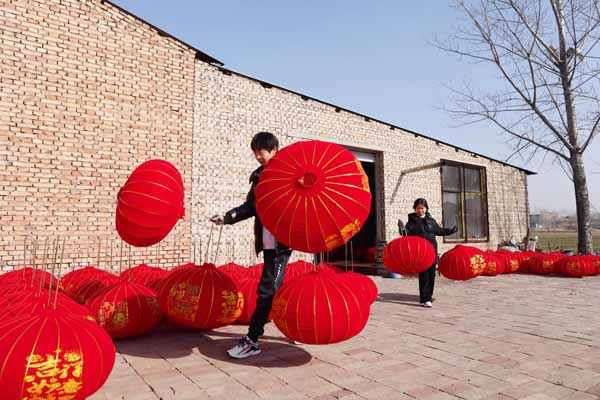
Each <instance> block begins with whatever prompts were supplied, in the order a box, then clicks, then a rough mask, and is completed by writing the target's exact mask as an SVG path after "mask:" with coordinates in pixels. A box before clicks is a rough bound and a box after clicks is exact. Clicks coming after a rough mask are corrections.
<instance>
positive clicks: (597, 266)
mask: <svg viewBox="0 0 600 400" xmlns="http://www.w3.org/2000/svg"><path fill="white" fill-rule="evenodd" d="M584 257H585V258H586V259H587V260H588V261H589V262H591V263H592V265H593V266H594V275H598V274H600V256H595V255H592V254H588V255H585V256H584Z"/></svg>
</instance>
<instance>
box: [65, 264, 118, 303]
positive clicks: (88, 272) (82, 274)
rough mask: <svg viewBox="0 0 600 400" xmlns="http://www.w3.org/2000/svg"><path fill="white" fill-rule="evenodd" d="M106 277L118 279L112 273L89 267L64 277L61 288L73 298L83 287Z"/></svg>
mask: <svg viewBox="0 0 600 400" xmlns="http://www.w3.org/2000/svg"><path fill="white" fill-rule="evenodd" d="M106 276H113V277H115V278H116V277H117V276H116V275H114V274H112V273H110V272H107V271H104V270H101V269H98V268H96V267H91V266H88V267H84V268H80V269H76V270H74V271H71V272H69V273H68V274H66V275H65V276H63V277H62V279H61V280H60V283H59V286H60V288H61V289H62V290H63V292H64V293H65V294H66V295H67V296H70V297H73V296H74V295H75V292H76V291H77V289H79V287H81V286H82V285H84V284H86V283H88V282H91V281H93V280H96V279H101V278H104V277H106Z"/></svg>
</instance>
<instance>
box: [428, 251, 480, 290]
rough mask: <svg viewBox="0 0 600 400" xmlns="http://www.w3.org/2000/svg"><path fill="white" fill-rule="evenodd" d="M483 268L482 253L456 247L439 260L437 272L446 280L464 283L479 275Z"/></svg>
mask: <svg viewBox="0 0 600 400" xmlns="http://www.w3.org/2000/svg"><path fill="white" fill-rule="evenodd" d="M484 268H485V257H484V254H483V251H481V250H479V249H477V248H475V247H471V246H463V245H458V246H456V247H454V248H453V249H452V250H449V251H447V252H445V253H444V254H443V255H442V257H441V258H440V266H439V271H440V273H441V274H442V275H444V276H445V277H446V278H448V279H452V280H455V281H466V280H469V279H473V278H476V277H478V276H479V275H481V273H482V272H483V270H484Z"/></svg>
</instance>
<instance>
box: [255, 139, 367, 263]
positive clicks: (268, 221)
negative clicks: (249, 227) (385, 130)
mask: <svg viewBox="0 0 600 400" xmlns="http://www.w3.org/2000/svg"><path fill="white" fill-rule="evenodd" d="M273 210H277V212H273ZM370 211H371V192H370V189H369V179H368V178H367V175H366V174H365V172H364V170H363V168H362V164H361V163H360V161H358V160H357V159H356V158H355V157H354V155H352V153H351V152H350V151H348V150H347V149H345V148H343V147H342V146H340V145H337V144H334V143H327V142H321V141H307V142H298V143H294V144H292V145H290V146H287V147H284V148H283V149H281V150H280V151H279V152H278V153H277V155H275V157H273V158H272V159H271V160H270V161H269V164H268V165H267V166H266V167H265V169H264V171H263V172H262V173H261V174H260V180H259V182H258V185H257V186H256V212H257V214H258V216H259V218H260V220H261V221H262V223H263V224H264V226H265V227H266V228H267V229H268V230H269V231H270V232H272V233H273V236H275V238H276V239H277V241H279V242H281V243H284V244H286V245H288V246H289V247H291V248H292V249H295V250H299V251H303V252H305V253H320V252H327V251H331V250H333V249H335V248H337V247H339V246H341V245H343V244H344V243H346V242H347V241H348V240H350V238H352V237H353V236H354V235H355V234H357V233H358V232H359V231H360V229H361V228H362V226H363V224H364V222H365V220H366V219H367V217H368V215H369V213H370Z"/></svg>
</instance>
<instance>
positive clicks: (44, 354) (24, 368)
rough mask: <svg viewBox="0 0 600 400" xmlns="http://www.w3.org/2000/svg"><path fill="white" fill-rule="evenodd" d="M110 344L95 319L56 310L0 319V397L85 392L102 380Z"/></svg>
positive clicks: (78, 399) (14, 399) (77, 399)
mask: <svg viewBox="0 0 600 400" xmlns="http://www.w3.org/2000/svg"><path fill="white" fill-rule="evenodd" d="M114 363H115V347H114V345H113V342H112V340H111V338H110V337H109V336H108V334H107V333H106V332H105V331H104V330H103V329H102V328H101V327H100V326H99V325H98V324H97V323H95V322H92V321H87V320H85V319H82V318H81V317H79V316H77V315H73V314H70V313H67V312H64V311H59V310H46V311H44V312H42V313H40V314H35V315H28V316H21V317H17V318H12V319H9V320H6V321H3V323H1V324H0V365H2V366H3V367H0V393H2V400H23V399H29V400H33V399H72V400H83V399H85V398H87V397H88V396H91V395H92V394H93V393H94V392H96V391H97V390H98V389H100V387H101V386H102V385H103V384H104V382H106V380H107V379H108V376H109V374H110V372H111V370H112V368H113V366H114Z"/></svg>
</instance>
